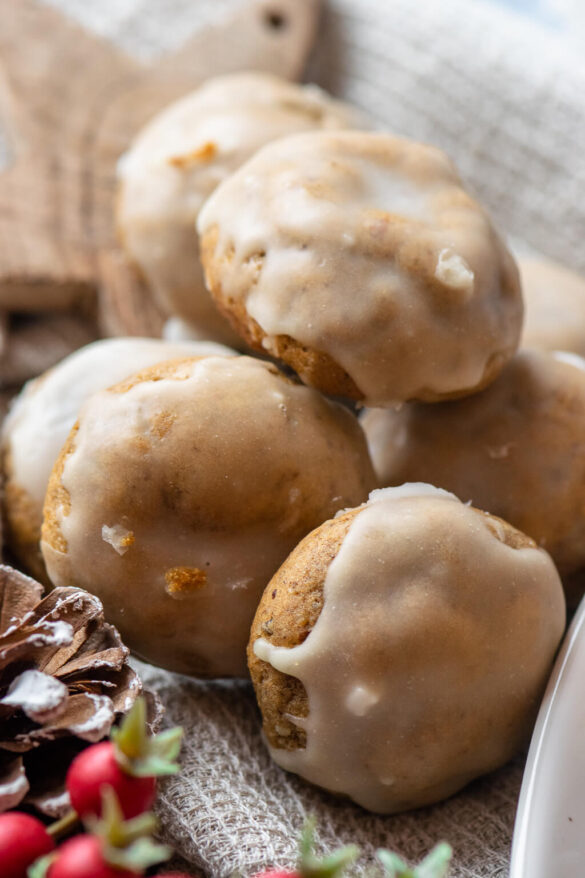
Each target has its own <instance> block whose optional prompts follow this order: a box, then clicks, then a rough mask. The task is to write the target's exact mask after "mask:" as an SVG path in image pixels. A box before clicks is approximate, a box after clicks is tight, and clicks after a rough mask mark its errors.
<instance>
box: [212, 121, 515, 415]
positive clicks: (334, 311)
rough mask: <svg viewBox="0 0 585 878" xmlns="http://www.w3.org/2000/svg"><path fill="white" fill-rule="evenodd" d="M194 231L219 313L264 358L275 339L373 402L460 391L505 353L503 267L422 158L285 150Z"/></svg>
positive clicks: (331, 140)
mask: <svg viewBox="0 0 585 878" xmlns="http://www.w3.org/2000/svg"><path fill="white" fill-rule="evenodd" d="M198 229H199V234H200V236H206V235H207V233H209V235H210V236H211V235H216V234H217V236H218V237H217V243H216V244H215V247H214V250H213V251H211V249H210V248H209V249H208V248H204V250H203V253H204V258H205V260H207V261H208V266H207V268H208V269H209V271H208V274H209V277H210V279H212V280H213V278H215V279H216V281H214V285H216V289H215V290H212V291H213V292H214V293H215V294H216V295H217V296H218V298H219V299H221V301H222V303H223V305H224V307H228V308H229V307H230V306H232V303H233V307H238V308H240V307H241V306H242V305H245V308H246V310H247V312H248V314H249V315H250V316H251V317H252V318H253V319H254V320H255V321H256V322H257V323H258V324H259V325H260V327H261V328H262V329H263V330H264V332H265V333H267V335H268V338H267V339H266V340H264V341H263V343H264V345H265V347H266V349H267V350H271V349H273V347H274V342H273V340H272V338H271V337H272V336H277V335H288V336H291V337H292V338H293V339H295V340H296V341H297V342H300V343H302V344H303V345H305V346H306V347H308V348H309V349H312V350H315V351H319V352H322V353H326V354H328V355H329V356H330V357H331V358H332V359H333V360H334V361H335V362H336V363H338V364H339V365H340V366H342V367H343V369H344V370H345V371H346V372H347V373H348V374H349V375H350V376H351V378H353V380H354V382H355V384H356V385H357V386H358V388H359V389H360V390H361V392H362V394H363V400H365V401H367V402H368V403H369V404H370V405H389V404H391V403H392V402H393V401H395V400H405V399H411V398H424V399H432V398H436V397H437V396H442V395H448V394H452V393H455V392H460V391H464V390H471V389H473V388H474V387H476V386H477V385H478V384H479V383H480V382H481V381H482V380H483V379H484V376H486V375H491V374H492V370H493V372H494V373H495V372H496V371H497V367H498V366H501V364H502V363H503V362H504V360H505V359H506V358H507V357H509V356H510V355H511V354H512V352H513V350H514V349H515V346H516V344H517V341H518V335H519V332H520V324H521V317H522V303H521V296H520V290H519V286H518V280H517V274H516V269H515V267H514V265H513V261H512V259H511V256H510V254H509V253H508V252H507V250H506V249H505V247H504V246H503V244H502V243H501V241H500V240H499V238H498V236H497V235H496V233H495V232H494V230H493V228H492V226H491V224H490V221H489V218H488V217H487V215H486V214H485V212H484V211H483V210H482V209H481V207H480V206H479V205H478V204H477V203H476V202H474V201H473V200H472V199H471V198H470V197H469V196H468V195H467V194H466V193H465V192H464V190H463V189H462V187H461V182H460V180H459V178H458V177H457V174H456V172H455V170H454V168H453V166H452V164H451V163H450V162H449V160H448V159H447V157H446V156H445V155H444V154H443V153H441V152H440V151H439V150H437V149H434V148H432V147H427V146H423V145H422V144H416V143H413V142H409V141H405V140H400V139H398V138H394V137H391V136H390V135H386V134H374V133H366V132H354V131H344V132H337V133H325V132H312V133H305V134H299V135H294V136H291V137H287V138H284V139H282V140H280V141H278V142H275V143H272V144H269V145H268V146H266V147H264V148H263V149H262V150H260V151H259V152H258V153H257V154H256V156H254V157H253V158H252V159H250V161H249V162H247V163H246V164H245V165H244V166H243V167H242V168H240V170H239V171H237V172H236V173H235V174H233V175H232V176H231V177H230V178H229V179H228V180H226V181H225V182H224V183H223V184H222V185H221V186H219V187H218V188H217V189H216V191H215V192H214V193H213V195H212V196H211V197H210V198H209V199H208V201H207V202H206V204H205V206H204V207H203V209H202V211H201V213H200V215H199V220H198ZM210 240H211V239H210ZM301 377H303V376H302V375H301ZM310 380H311V378H310V377H307V381H309V383H310Z"/></svg>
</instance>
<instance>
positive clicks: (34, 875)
mask: <svg viewBox="0 0 585 878" xmlns="http://www.w3.org/2000/svg"><path fill="white" fill-rule="evenodd" d="M56 859H57V852H56V851H52V853H50V854H45V856H44V857H41V858H40V859H39V860H35V861H34V863H33V864H32V866H29V867H28V870H27V873H26V874H27V878H46V875H47V872H48V871H49V866H50V865H51V863H54V862H55V860H56Z"/></svg>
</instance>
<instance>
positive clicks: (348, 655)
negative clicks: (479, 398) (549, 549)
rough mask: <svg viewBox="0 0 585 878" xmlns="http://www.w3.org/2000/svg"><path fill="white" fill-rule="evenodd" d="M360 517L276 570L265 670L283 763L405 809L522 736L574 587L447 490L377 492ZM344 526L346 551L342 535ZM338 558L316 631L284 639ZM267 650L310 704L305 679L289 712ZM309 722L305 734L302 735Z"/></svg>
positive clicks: (455, 782)
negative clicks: (288, 624)
mask: <svg viewBox="0 0 585 878" xmlns="http://www.w3.org/2000/svg"><path fill="white" fill-rule="evenodd" d="M346 518H350V519H351V520H350V521H349V528H348V527H347V525H348V522H347V521H345V522H344V516H341V517H340V518H339V519H336V520H335V521H334V522H330V523H328V525H329V530H328V531H327V530H326V527H327V525H323V526H322V528H319V529H318V530H317V531H314V532H313V534H311V535H310V536H309V537H307V538H306V540H305V541H304V550H301V549H300V547H299V550H296V551H295V552H294V553H293V554H292V555H291V556H290V557H289V559H288V560H287V562H286V563H285V565H283V567H282V568H281V570H280V571H279V575H277V576H276V577H274V578H273V580H272V581H271V583H270V584H269V586H268V589H267V590H266V593H265V597H264V598H263V603H262V604H261V605H260V608H259V611H258V614H257V617H256V619H255V622H254V625H253V628H252V639H251V646H250V648H251V651H252V653H253V656H254V661H256V660H258V661H256V664H257V666H258V667H257V668H256V669H255V668H254V661H253V662H252V663H251V668H252V674H253V679H254V682H255V686H256V690H257V694H258V695H259V701H260V705H261V708H262V709H263V714H264V718H265V726H264V730H265V733H266V735H267V738H268V741H269V743H270V745H271V746H270V752H271V755H272V756H273V758H274V759H275V760H276V762H277V763H278V764H279V765H281V766H282V767H284V768H287V769H289V770H291V771H294V772H296V773H298V774H300V775H302V776H303V777H305V778H306V779H308V780H310V781H312V782H313V783H316V784H318V785H319V786H322V787H324V788H326V789H328V790H331V791H333V792H337V793H342V794H345V795H348V796H350V797H351V798H352V799H353V800H354V801H356V802H357V803H358V804H360V805H362V806H363V807H365V808H368V809H370V810H373V811H379V812H383V813H391V812H394V811H399V810H404V809H407V808H411V807H416V806H419V805H423V804H428V803H430V802H434V801H437V800H438V799H440V798H443V797H446V796H448V795H450V794H451V793H453V792H454V791H456V790H457V789H459V788H460V787H461V786H463V785H464V784H465V783H467V782H468V781H469V780H471V779H472V778H473V777H475V776H477V775H478V774H481V773H482V772H485V771H489V770H491V769H493V768H495V767H496V766H497V765H499V764H501V763H502V762H504V761H506V759H508V758H509V757H510V756H511V755H512V754H513V753H514V751H515V750H516V749H517V748H518V747H519V746H521V744H522V741H523V737H524V735H526V734H527V733H528V732H529V729H530V722H531V719H532V717H533V712H534V710H535V709H536V707H537V705H538V700H539V697H540V694H541V691H542V687H543V686H544V683H545V682H546V676H547V673H548V669H549V666H550V663H551V661H552V658H553V656H554V652H555V649H556V646H557V644H558V642H559V639H560V637H561V634H562V631H563V625H564V603H563V595H562V589H561V585H560V582H559V578H558V574H557V572H556V570H555V568H554V565H553V563H552V561H551V559H550V558H549V556H548V555H547V554H546V552H544V551H542V550H541V549H539V548H537V547H536V545H535V544H534V543H533V542H532V540H530V539H529V538H527V537H525V536H524V535H523V534H521V533H519V532H518V531H516V530H514V529H513V528H511V527H510V526H509V525H508V524H506V523H505V522H503V521H501V520H500V519H497V518H493V517H492V516H489V515H487V514H486V513H483V512H480V511H478V510H476V509H473V508H472V507H469V506H466V505H464V504H462V503H461V502H460V501H459V500H457V498H455V497H454V496H453V495H451V494H448V493H447V492H445V491H438V490H437V489H434V488H432V487H430V486H426V485H408V486H403V487H401V488H396V489H386V490H382V491H376V492H373V493H372V495H371V497H370V500H369V501H368V503H367V504H366V505H365V506H363V507H361V508H359V509H357V510H353V511H351V512H348V513H346ZM342 527H345V529H346V532H345V535H344V536H343V535H342V541H341V544H340V545H339V544H338V547H337V549H336V550H335V551H334V550H333V549H332V540H333V537H332V536H329V541H328V539H327V537H328V534H329V535H330V534H332V533H334V531H335V528H338V529H340V528H342ZM335 539H336V540H337V543H339V537H335ZM302 545H303V544H301V546H302ZM321 552H322V554H321ZM332 555H334V557H333V560H330V559H331V556H332ZM301 556H302V557H303V558H304V559H305V560H306V559H307V558H309V559H310V560H309V562H308V563H305V564H304V565H303V564H301V560H300V559H301ZM297 558H298V560H297ZM327 564H328V566H327ZM287 568H288V569H289V571H290V572H289V574H288V576H287V573H286V569H287ZM323 568H325V569H326V573H325V574H324V580H323V583H322V587H321V588H322V609H321V611H320V613H319V616H318V618H317V620H316V623H315V624H314V626H313V627H312V629H311V630H310V631H309V633H308V636H307V635H306V633H305V634H304V635H303V636H301V637H298V632H297V633H296V635H295V633H294V632H290V634H289V638H290V641H294V638H295V636H296V638H297V643H298V645H295V646H293V647H292V648H290V647H288V646H285V645H275V643H274V642H273V641H274V640H277V641H278V640H280V641H282V640H283V636H282V631H283V627H284V625H283V620H284V619H294V618H296V617H295V610H294V607H293V606H292V600H293V599H291V598H289V597H288V596H287V597H286V598H284V600H286V601H288V603H287V604H286V606H284V605H282V604H280V605H279V604H278V601H279V592H280V590H283V591H287V588H288V589H289V590H290V591H291V592H294V591H295V584H297V583H303V586H302V587H303V588H305V589H306V594H310V602H311V603H314V602H315V600H316V599H317V598H316V592H317V591H318V588H317V584H316V583H315V582H314V581H313V577H314V576H315V571H316V572H317V575H320V576H323V572H322V571H323ZM304 575H306V577H307V579H306V580H304V579H303V576H304ZM300 590H301V587H300V586H299V585H298V584H297V585H296V594H298V593H299V592H300ZM264 610H265V612H264ZM299 615H300V616H302V612H300V613H299ZM299 640H301V641H302V642H300V643H299V642H298V641H299ZM264 663H268V664H269V665H270V667H271V668H273V669H276V670H277V671H278V672H281V673H282V674H286V675H290V676H292V677H294V678H296V680H299V681H300V682H301V684H302V686H303V689H304V693H305V699H306V701H305V704H306V706H307V709H306V710H305V711H301V710H299V704H300V702H301V700H302V699H301V698H300V697H299V695H298V690H297V696H296V698H295V699H294V700H291V702H290V703H289V704H287V705H286V706H281V709H282V715H281V716H280V717H279V718H278V719H276V720H275V719H274V706H275V702H274V695H273V693H274V690H275V688H277V687H278V686H279V682H278V678H275V677H274V676H270V675H268V674H267V669H266V665H265V664H264ZM262 665H264V667H263V668H262ZM286 679H287V678H281V684H282V685H283V687H284V681H285V680H286ZM287 685H289V684H288V683H287ZM264 686H265V688H263V687H264ZM287 725H288V729H287ZM291 726H292V727H293V728H291ZM294 727H296V728H298V729H300V730H301V731H302V733H303V734H302V738H303V740H302V742H301V743H302V746H292V747H291V746H290V745H289V743H288V742H289V739H290V737H291V736H293V735H294Z"/></svg>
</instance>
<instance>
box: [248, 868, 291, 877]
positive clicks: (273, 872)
mask: <svg viewBox="0 0 585 878" xmlns="http://www.w3.org/2000/svg"><path fill="white" fill-rule="evenodd" d="M253 878H301V875H300V873H299V872H290V871H289V870H288V869H269V870H268V872H259V873H258V874H257V875H254V876H253Z"/></svg>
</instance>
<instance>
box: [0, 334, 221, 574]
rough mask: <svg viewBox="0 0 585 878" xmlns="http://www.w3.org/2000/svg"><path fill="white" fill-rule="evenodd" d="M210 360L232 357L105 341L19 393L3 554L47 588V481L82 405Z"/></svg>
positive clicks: (12, 424)
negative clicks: (146, 377)
mask: <svg viewBox="0 0 585 878" xmlns="http://www.w3.org/2000/svg"><path fill="white" fill-rule="evenodd" d="M212 353H215V354H226V355H229V354H230V353H232V354H233V353H234V352H233V351H230V350H229V348H225V347H222V346H221V345H218V344H214V343H212V342H199V343H194V342H184V343H174V344H171V343H170V342H164V341H160V339H151V338H116V339H106V340H103V341H96V342H94V343H93V344H90V345H87V346H86V347H83V348H81V349H80V350H78V351H75V353H73V354H71V355H70V356H68V357H66V358H65V359H64V360H62V361H61V362H60V363H59V364H58V365H57V366H54V367H53V368H52V369H51V370H49V371H48V372H46V373H45V374H44V375H41V376H40V377H39V378H37V379H35V380H34V381H30V382H29V383H28V384H26V385H25V388H24V390H23V391H22V392H21V393H20V395H19V396H18V397H17V398H16V399H15V400H14V402H13V404H12V408H11V410H10V413H9V415H8V417H7V418H6V419H5V421H4V423H3V425H2V467H3V471H4V479H5V489H4V518H5V520H6V525H7V534H6V538H7V543H8V546H9V548H10V549H11V551H12V552H13V554H14V555H15V556H16V558H18V560H19V561H20V562H21V563H22V564H23V565H24V567H25V568H26V569H27V570H29V571H30V572H31V573H32V574H34V576H36V578H37V579H40V580H41V581H42V582H46V580H47V575H46V571H45V565H44V564H43V559H42V557H41V552H40V549H39V540H40V538H41V523H42V518H43V514H42V513H43V501H44V499H45V493H46V491H47V485H48V484H49V476H50V475H51V470H52V468H53V464H54V463H55V461H56V460H57V457H58V456H59V452H60V451H61V447H62V446H63V444H64V442H65V440H66V439H67V436H68V434H69V431H70V430H71V427H72V426H73V424H74V423H75V421H76V419H77V414H78V412H79V409H80V407H81V405H82V403H83V402H85V400H86V399H87V398H88V397H89V396H91V394H92V393H95V391H96V390H103V389H104V388H106V387H108V386H109V385H110V384H117V383H118V381H121V380H122V379H123V378H126V377H127V376H128V375H131V374H133V373H134V372H137V371H139V370H140V369H144V368H146V367H147V366H152V365H154V363H158V362H159V361H160V360H168V359H169V358H170V357H186V356H197V355H198V356H203V355H206V354H212Z"/></svg>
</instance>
